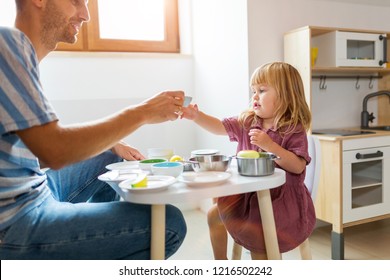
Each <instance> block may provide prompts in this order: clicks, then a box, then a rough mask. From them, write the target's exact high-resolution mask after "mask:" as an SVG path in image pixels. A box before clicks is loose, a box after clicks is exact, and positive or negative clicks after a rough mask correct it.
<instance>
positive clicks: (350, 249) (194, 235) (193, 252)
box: [170, 210, 390, 260]
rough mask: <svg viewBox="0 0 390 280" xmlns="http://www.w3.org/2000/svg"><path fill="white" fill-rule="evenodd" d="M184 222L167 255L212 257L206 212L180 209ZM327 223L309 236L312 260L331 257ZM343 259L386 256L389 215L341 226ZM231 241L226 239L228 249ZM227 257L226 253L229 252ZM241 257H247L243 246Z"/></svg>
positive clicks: (290, 254)
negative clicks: (176, 243)
mask: <svg viewBox="0 0 390 280" xmlns="http://www.w3.org/2000/svg"><path fill="white" fill-rule="evenodd" d="M183 213H184V217H185V219H186V222H187V228H188V231H187V237H186V239H185V240H184V243H183V245H182V246H181V247H180V249H179V250H178V252H176V254H175V255H173V256H172V257H171V258H170V259H176V260H212V259H213V254H212V249H211V244H210V240H209V235H208V226H207V222H206V215H205V213H204V212H202V211H200V210H190V211H183ZM330 235H331V226H330V225H324V224H322V225H321V226H320V227H317V228H316V229H315V230H314V232H313V234H312V235H311V237H310V246H311V250H312V255H313V259H314V260H330V259H331V239H330ZM344 241H345V248H344V254H345V259H349V260H390V219H387V220H382V221H377V222H372V223H367V224H363V225H358V226H354V227H349V228H346V229H344ZM231 246H232V242H231V240H229V244H228V247H229V252H231ZM229 257H230V256H229ZM242 259H250V254H249V252H247V251H246V250H243V254H242ZM283 259H290V260H298V259H300V255H299V252H298V250H297V249H296V250H293V251H291V252H288V253H284V254H283Z"/></svg>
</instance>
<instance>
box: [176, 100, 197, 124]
mask: <svg viewBox="0 0 390 280" xmlns="http://www.w3.org/2000/svg"><path fill="white" fill-rule="evenodd" d="M182 112H183V114H182V115H181V116H180V117H181V118H182V119H188V120H192V121H193V120H195V119H196V118H197V117H198V116H199V108H198V105H197V104H190V105H188V106H187V107H183V108H182Z"/></svg>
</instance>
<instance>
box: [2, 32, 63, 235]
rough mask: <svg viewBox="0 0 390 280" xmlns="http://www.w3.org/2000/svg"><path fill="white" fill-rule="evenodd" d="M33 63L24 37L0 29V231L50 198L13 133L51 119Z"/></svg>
mask: <svg viewBox="0 0 390 280" xmlns="http://www.w3.org/2000/svg"><path fill="white" fill-rule="evenodd" d="M38 63H39V62H38V58H37V56H36V53H35V50H34V47H33V45H32V44H31V42H30V40H29V39H28V38H27V36H26V35H25V34H23V33H22V32H20V31H19V30H16V29H11V28H5V27H0V230H3V229H5V228H7V227H8V226H10V225H11V224H12V223H13V222H15V221H16V220H17V219H18V218H20V217H21V216H22V215H24V214H26V213H27V212H28V211H29V210H31V209H32V208H33V207H36V206H37V205H39V204H40V203H42V201H43V200H44V199H45V198H46V197H47V196H48V195H49V194H50V190H49V188H48V187H47V185H46V183H47V178H46V174H45V173H44V172H43V171H42V170H41V168H40V165H39V161H38V158H37V157H36V156H34V155H33V154H32V152H31V151H30V150H29V149H28V148H27V147H26V146H25V145H24V143H23V142H22V140H21V139H20V138H19V137H18V136H17V135H16V134H15V131H18V130H23V129H26V128H30V127H33V126H37V125H42V124H45V123H48V122H52V121H54V120H57V116H56V114H55V112H54V110H53V108H52V107H51V105H50V104H49V102H48V100H47V99H46V97H45V96H44V95H43V90H42V86H41V83H40V80H39V68H38Z"/></svg>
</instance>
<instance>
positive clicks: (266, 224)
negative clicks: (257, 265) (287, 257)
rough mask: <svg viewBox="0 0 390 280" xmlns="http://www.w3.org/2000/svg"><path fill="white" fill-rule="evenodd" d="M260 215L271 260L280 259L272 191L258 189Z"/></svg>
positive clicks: (268, 255)
mask: <svg viewBox="0 0 390 280" xmlns="http://www.w3.org/2000/svg"><path fill="white" fill-rule="evenodd" d="M257 200H258V202H259V209H260V216H261V220H262V222H263V232H264V241H265V248H266V251H267V257H268V259H269V260H280V259H281V255H280V252H279V243H278V237H277V235H276V228H275V219H274V212H273V208H272V201H271V194H270V191H269V190H268V189H267V190H262V191H257Z"/></svg>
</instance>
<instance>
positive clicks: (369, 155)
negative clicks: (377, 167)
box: [356, 151, 383, 159]
mask: <svg viewBox="0 0 390 280" xmlns="http://www.w3.org/2000/svg"><path fill="white" fill-rule="evenodd" d="M376 157H383V152H381V151H377V152H376V153H372V154H361V153H357V154H356V158H357V159H366V158H376Z"/></svg>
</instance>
